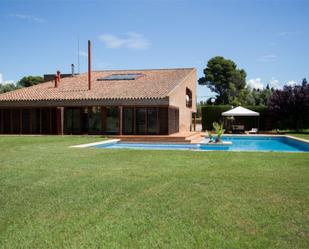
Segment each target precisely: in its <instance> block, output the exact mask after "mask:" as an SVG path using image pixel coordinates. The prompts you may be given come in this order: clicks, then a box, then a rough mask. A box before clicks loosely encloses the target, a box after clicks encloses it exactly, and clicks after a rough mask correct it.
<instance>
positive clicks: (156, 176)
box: [0, 136, 309, 249]
mask: <svg viewBox="0 0 309 249" xmlns="http://www.w3.org/2000/svg"><path fill="white" fill-rule="evenodd" d="M97 140H100V138H98V137H97V138H90V137H52V136H45V137H0V158H1V160H0V247H1V248H229V249H230V248H261V249H265V248H280V249H285V248H309V239H308V238H309V237H308V236H309V219H308V217H309V210H308V207H309V184H308V182H309V170H308V167H309V153H237V152H236V153H235V152H234V153H233V152H191V151H140V150H138V151H130V150H104V149H91V148H90V149H73V148H68V146H69V145H73V144H80V143H86V142H92V141H97Z"/></svg>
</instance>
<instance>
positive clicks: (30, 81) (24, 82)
mask: <svg viewBox="0 0 309 249" xmlns="http://www.w3.org/2000/svg"><path fill="white" fill-rule="evenodd" d="M43 81H44V79H43V77H41V76H31V75H30V76H25V77H23V78H22V79H20V80H19V81H18V82H17V85H18V86H21V87H29V86H34V85H37V84H40V83H42V82H43Z"/></svg>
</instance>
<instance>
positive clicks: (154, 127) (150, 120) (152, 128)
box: [147, 108, 158, 135]
mask: <svg viewBox="0 0 309 249" xmlns="http://www.w3.org/2000/svg"><path fill="white" fill-rule="evenodd" d="M147 134H149V135H155V134H158V109H157V108H147Z"/></svg>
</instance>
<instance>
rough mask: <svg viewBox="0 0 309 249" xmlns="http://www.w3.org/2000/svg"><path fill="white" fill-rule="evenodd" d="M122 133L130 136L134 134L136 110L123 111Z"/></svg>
mask: <svg viewBox="0 0 309 249" xmlns="http://www.w3.org/2000/svg"><path fill="white" fill-rule="evenodd" d="M122 122H123V127H122V133H123V134H126V135H129V134H133V133H134V109H133V108H130V107H124V108H123V111H122Z"/></svg>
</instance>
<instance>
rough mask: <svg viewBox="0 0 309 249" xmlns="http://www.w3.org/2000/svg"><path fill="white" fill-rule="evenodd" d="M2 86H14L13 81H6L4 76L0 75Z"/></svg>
mask: <svg viewBox="0 0 309 249" xmlns="http://www.w3.org/2000/svg"><path fill="white" fill-rule="evenodd" d="M0 84H2V85H5V84H14V81H13V80H4V77H3V74H2V73H0Z"/></svg>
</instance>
